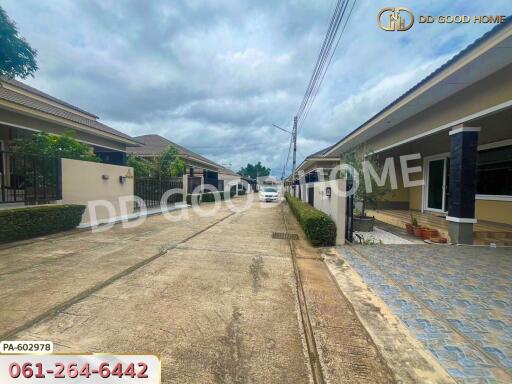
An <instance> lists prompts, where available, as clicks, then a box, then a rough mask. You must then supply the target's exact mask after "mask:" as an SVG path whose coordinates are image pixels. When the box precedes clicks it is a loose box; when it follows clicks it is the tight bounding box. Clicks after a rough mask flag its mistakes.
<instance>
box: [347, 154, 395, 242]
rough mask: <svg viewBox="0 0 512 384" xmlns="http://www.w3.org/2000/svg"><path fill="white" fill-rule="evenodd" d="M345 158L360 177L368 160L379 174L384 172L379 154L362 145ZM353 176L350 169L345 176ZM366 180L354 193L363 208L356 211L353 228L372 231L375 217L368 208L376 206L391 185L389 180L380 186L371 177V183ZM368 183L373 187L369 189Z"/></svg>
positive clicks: (360, 230)
mask: <svg viewBox="0 0 512 384" xmlns="http://www.w3.org/2000/svg"><path fill="white" fill-rule="evenodd" d="M344 160H345V163H346V164H348V165H350V166H352V168H353V169H354V170H355V171H356V172H357V174H358V175H359V176H360V177H361V176H363V175H364V174H365V172H364V169H363V162H366V163H367V164H369V165H370V166H371V167H373V169H374V170H375V171H376V172H377V174H379V175H380V174H382V164H381V163H380V161H379V158H378V156H377V155H375V154H372V153H366V154H365V152H364V151H363V149H362V147H361V146H359V147H357V148H355V149H353V150H352V151H351V152H349V153H347V154H346V155H345V158H344ZM352 176H353V175H351V174H350V172H349V171H347V172H346V175H345V177H346V178H347V179H348V178H352ZM364 181H366V180H364ZM364 181H361V182H360V183H359V188H358V189H357V191H356V192H355V193H354V201H356V202H359V203H361V209H360V210H358V211H357V212H354V216H353V228H354V231H359V232H372V231H373V226H374V224H375V217H373V216H368V215H367V214H366V209H367V207H369V206H371V207H375V206H376V205H377V202H379V201H381V200H382V198H383V197H384V196H385V195H386V194H388V192H389V191H390V187H389V183H388V182H387V181H386V183H385V184H384V185H382V186H380V185H378V184H377V183H376V181H375V180H374V179H373V178H371V177H370V182H369V183H368V182H364ZM367 184H368V187H370V186H371V188H368V189H367Z"/></svg>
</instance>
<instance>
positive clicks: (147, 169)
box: [128, 155, 153, 177]
mask: <svg viewBox="0 0 512 384" xmlns="http://www.w3.org/2000/svg"><path fill="white" fill-rule="evenodd" d="M128 166H129V167H132V168H133V173H134V174H135V177H150V176H151V173H152V171H153V163H152V162H150V161H148V160H146V159H143V158H141V157H138V156H135V155H128Z"/></svg>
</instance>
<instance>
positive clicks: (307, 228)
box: [285, 193, 336, 247]
mask: <svg viewBox="0 0 512 384" xmlns="http://www.w3.org/2000/svg"><path fill="white" fill-rule="evenodd" d="M285 197H286V201H287V202H288V205H289V206H290V209H291V210H292V212H293V214H294V215H295V217H296V218H297V221H298V222H299V224H300V226H301V227H302V229H303V231H304V233H305V234H306V236H307V238H308V239H309V241H310V242H311V244H313V245H314V246H319V247H328V246H333V245H335V244H336V223H335V222H334V221H333V220H332V219H331V218H330V217H329V216H328V215H327V214H325V213H323V212H322V211H319V210H318V209H315V208H313V207H312V206H311V205H309V204H307V203H304V202H302V201H301V200H299V199H297V198H296V197H293V196H292V195H290V194H289V193H286V194H285Z"/></svg>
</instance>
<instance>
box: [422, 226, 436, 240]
mask: <svg viewBox="0 0 512 384" xmlns="http://www.w3.org/2000/svg"><path fill="white" fill-rule="evenodd" d="M438 236H439V232H437V229H431V228H421V237H422V238H423V239H425V240H430V239H431V238H433V237H438Z"/></svg>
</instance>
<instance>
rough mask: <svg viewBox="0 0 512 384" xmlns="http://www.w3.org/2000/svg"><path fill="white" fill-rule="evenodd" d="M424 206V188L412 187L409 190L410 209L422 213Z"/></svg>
mask: <svg viewBox="0 0 512 384" xmlns="http://www.w3.org/2000/svg"><path fill="white" fill-rule="evenodd" d="M421 206H422V188H421V187H411V188H409V209H412V210H415V211H421Z"/></svg>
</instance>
